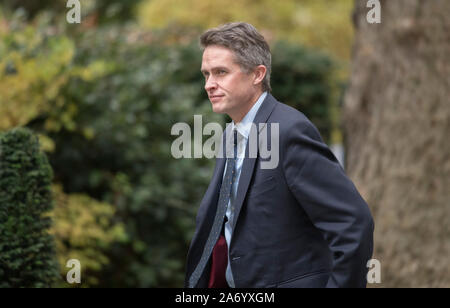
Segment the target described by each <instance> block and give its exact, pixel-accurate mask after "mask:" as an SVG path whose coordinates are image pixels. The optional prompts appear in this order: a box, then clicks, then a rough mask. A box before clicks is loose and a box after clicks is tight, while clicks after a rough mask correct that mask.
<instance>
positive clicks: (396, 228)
mask: <svg viewBox="0 0 450 308" xmlns="http://www.w3.org/2000/svg"><path fill="white" fill-rule="evenodd" d="M79 2H80V4H81V5H80V9H81V10H80V12H81V22H80V23H73V24H70V23H68V19H67V18H66V17H67V15H68V12H69V11H70V10H71V7H72V6H71V7H69V8H68V7H66V5H67V1H66V0H53V1H49V0H42V1H24V0H2V1H1V3H0V287H18V286H26V287H48V286H52V287H182V286H183V280H184V265H185V264H184V263H185V259H186V254H187V251H188V247H189V242H190V240H191V238H192V236H193V232H194V228H195V215H196V211H197V207H198V205H199V203H200V200H201V198H202V196H203V194H204V192H205V191H206V188H207V186H208V183H209V180H210V177H211V176H212V171H213V166H214V160H213V159H211V160H208V159H178V160H177V159H175V158H173V157H172V155H171V152H170V148H171V144H172V142H173V140H174V139H175V138H176V136H171V134H170V132H171V128H172V126H173V125H174V124H175V123H177V122H185V123H188V124H189V125H190V126H191V127H193V119H194V117H193V115H194V114H201V115H203V125H205V124H206V123H208V122H218V123H221V124H222V125H224V124H225V123H227V122H229V121H230V119H229V118H227V116H222V115H216V114H214V113H212V111H211V105H210V103H209V101H208V98H207V96H206V93H205V91H204V88H203V85H204V80H203V76H202V74H201V73H200V64H201V56H202V54H201V50H200V48H199V44H198V38H199V35H200V34H201V33H202V32H203V31H205V30H206V29H208V28H210V27H216V26H218V25H220V24H223V23H226V22H232V21H245V22H249V23H251V24H253V25H254V26H255V27H256V28H257V29H258V30H260V31H261V33H262V34H263V35H264V36H265V38H266V39H267V40H268V42H269V43H270V46H271V50H272V59H273V64H272V72H273V73H272V77H271V81H272V89H273V95H274V96H275V97H276V98H277V99H278V100H280V101H282V102H284V103H286V104H289V105H291V106H293V107H294V108H297V109H298V110H300V111H302V112H303V113H305V114H306V115H307V116H308V117H309V118H310V119H311V120H312V122H313V123H314V124H315V125H316V126H317V127H318V129H319V131H320V133H321V135H322V137H323V139H324V141H325V142H326V143H327V144H328V145H329V146H330V147H332V149H333V150H334V151H335V153H336V156H337V157H338V158H339V160H340V161H341V163H342V165H343V166H345V169H346V172H347V174H348V175H349V176H350V178H351V179H352V180H353V181H354V183H355V185H356V187H357V188H358V190H359V191H360V193H361V195H362V196H363V197H364V199H365V200H366V201H367V203H368V204H369V206H370V209H371V211H372V213H373V215H374V218H375V251H374V255H373V258H376V259H377V260H379V261H380V264H381V283H378V284H370V285H369V286H370V287H450V258H449V255H450V221H449V217H450V213H449V211H450V143H449V142H448V141H449V135H450V102H449V94H450V93H449V92H450V91H449V88H450V87H449V86H450V77H449V76H450V61H449V54H450V46H449V45H450V37H449V36H450V20H449V18H447V15H448V13H450V2H449V1H447V0H435V1H421V0H398V1H380V3H381V23H379V24H370V23H368V21H367V14H368V12H369V11H370V10H371V8H370V7H369V8H368V7H367V3H368V1H366V0H356V1H354V0H339V1H334V0H283V1H276V0H261V1H251V0H235V1H232V2H226V1H213V0H183V1H176V0H110V1H107V0H81V1H79ZM70 15H71V14H70ZM208 137H209V136H204V140H206V139H208ZM69 259H78V260H79V261H80V263H81V284H68V283H67V282H66V274H67V272H68V271H69V270H70V268H68V267H66V263H67V261H68V260H69Z"/></svg>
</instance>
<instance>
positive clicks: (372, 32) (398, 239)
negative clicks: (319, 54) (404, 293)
mask: <svg viewBox="0 0 450 308" xmlns="http://www.w3.org/2000/svg"><path fill="white" fill-rule="evenodd" d="M367 2H368V1H366V0H356V6H355V12H354V22H355V27H356V34H355V35H356V37H355V45H354V50H353V61H352V63H353V64H352V75H351V80H350V85H349V88H348V91H347V93H346V95H345V103H344V111H343V116H344V129H345V131H346V135H345V139H346V152H347V157H346V159H347V160H346V166H347V172H348V174H349V175H350V177H351V178H352V179H353V180H354V182H355V185H356V186H357V188H358V189H359V191H360V192H361V194H362V195H363V197H364V198H365V200H366V201H367V202H368V204H369V206H370V209H371V211H372V213H373V215H374V219H375V235H374V237H375V249H374V256H373V258H375V259H378V260H379V261H380V262H381V284H379V285H369V286H383V287H450V99H449V97H450V93H449V89H450V17H449V14H450V1H449V0H433V1H423V0H395V1H380V3H381V7H382V9H381V23H380V24H369V23H368V22H367V20H366V15H367V13H368V12H369V10H370V8H367V7H366V4H367Z"/></svg>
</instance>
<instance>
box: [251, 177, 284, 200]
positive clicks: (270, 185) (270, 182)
mask: <svg viewBox="0 0 450 308" xmlns="http://www.w3.org/2000/svg"><path fill="white" fill-rule="evenodd" d="M276 186H277V182H276V180H275V178H274V177H273V176H269V177H268V178H266V179H263V180H261V181H258V182H257V183H254V184H253V185H252V186H251V188H250V190H249V192H248V196H249V197H250V196H258V195H262V194H264V193H266V192H268V191H270V190H272V189H274V188H275V187H276Z"/></svg>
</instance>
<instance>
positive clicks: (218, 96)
mask: <svg viewBox="0 0 450 308" xmlns="http://www.w3.org/2000/svg"><path fill="white" fill-rule="evenodd" d="M224 96H225V95H211V96H210V97H209V99H210V100H211V102H217V101H220V100H221V99H222V97H224Z"/></svg>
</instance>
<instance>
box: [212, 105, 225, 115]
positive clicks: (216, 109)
mask: <svg viewBox="0 0 450 308" xmlns="http://www.w3.org/2000/svg"><path fill="white" fill-rule="evenodd" d="M212 111H213V112H214V113H220V114H223V113H226V111H225V109H224V108H222V106H219V105H218V104H214V103H213V104H212Z"/></svg>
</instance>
